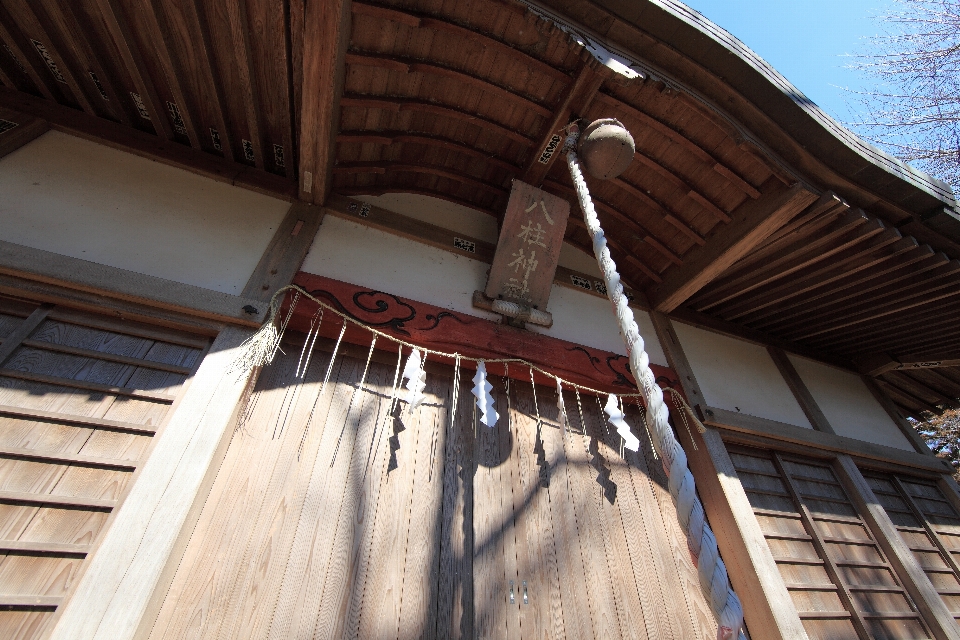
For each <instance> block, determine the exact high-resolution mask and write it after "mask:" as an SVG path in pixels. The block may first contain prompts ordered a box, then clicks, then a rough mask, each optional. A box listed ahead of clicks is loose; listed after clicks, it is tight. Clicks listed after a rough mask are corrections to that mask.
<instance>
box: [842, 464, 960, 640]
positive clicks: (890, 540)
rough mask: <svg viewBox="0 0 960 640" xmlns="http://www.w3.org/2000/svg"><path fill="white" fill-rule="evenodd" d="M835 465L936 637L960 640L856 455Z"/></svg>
mask: <svg viewBox="0 0 960 640" xmlns="http://www.w3.org/2000/svg"><path fill="white" fill-rule="evenodd" d="M833 468H834V471H835V472H836V473H837V476H838V477H839V479H840V482H841V483H842V484H843V485H844V488H845V489H846V490H847V493H848V494H849V496H850V499H851V500H853V503H854V504H855V505H856V507H857V510H858V511H859V512H860V514H861V515H862V516H863V518H864V520H865V521H866V523H867V525H868V526H869V527H870V529H872V530H873V533H874V535H875V536H876V539H877V542H878V543H879V544H880V547H881V548H882V549H883V552H884V554H885V555H886V556H887V560H888V561H889V562H890V564H891V565H892V566H893V569H894V570H895V571H896V572H897V575H898V576H899V578H900V580H901V581H902V582H903V586H904V588H905V589H906V590H907V592H908V593H909V594H910V597H911V598H912V599H913V601H914V603H915V604H916V605H917V608H918V609H919V610H920V613H921V614H922V615H923V620H924V622H925V623H926V624H927V625H928V626H929V627H930V630H931V631H932V632H933V635H934V637H935V638H937V640H960V626H958V625H957V623H956V621H954V619H953V615H952V614H951V613H950V611H949V610H948V609H947V606H946V605H945V604H944V602H943V600H942V599H941V598H940V594H939V593H937V591H936V590H935V589H934V588H933V585H932V584H931V583H930V580H929V578H927V575H926V573H924V571H923V568H922V567H921V566H920V563H919V562H918V561H917V558H916V556H914V555H913V552H912V551H911V550H910V548H909V547H908V546H907V543H906V542H904V540H903V538H902V537H901V536H900V532H899V531H897V528H896V527H895V526H894V524H893V522H892V521H891V520H890V516H888V515H887V512H886V511H885V510H884V508H883V506H881V504H880V500H879V499H878V498H877V496H876V495H874V493H873V490H872V489H871V488H870V485H869V484H867V481H866V479H865V478H864V477H863V475H862V474H861V473H860V470H859V469H858V468H857V465H856V464H855V463H854V462H853V459H851V458H850V456H848V455H845V454H841V455H838V456H837V457H836V460H835V462H834V464H833Z"/></svg>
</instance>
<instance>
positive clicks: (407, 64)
mask: <svg viewBox="0 0 960 640" xmlns="http://www.w3.org/2000/svg"><path fill="white" fill-rule="evenodd" d="M345 59H346V62H347V64H352V65H358V66H367V67H377V68H382V69H389V70H391V71H398V72H400V73H423V74H430V75H434V76H437V77H440V78H449V79H451V80H454V81H456V82H460V83H463V84H466V85H470V86H473V87H476V88H477V89H480V90H481V91H483V92H485V93H487V94H489V95H491V96H496V97H497V98H500V99H501V100H506V101H508V102H512V103H515V104H517V105H518V106H520V107H521V108H523V109H526V110H529V111H533V112H534V113H537V114H539V115H541V116H543V117H544V118H549V117H550V116H551V115H553V112H552V111H550V109H548V108H547V107H545V106H543V105H542V104H540V103H539V102H537V101H536V100H534V99H533V98H529V97H527V96H524V95H522V94H520V93H517V92H516V90H515V89H510V88H507V87H501V86H500V85H498V84H494V83H493V82H490V81H489V80H487V79H485V78H481V77H480V76H475V75H473V74H470V73H465V72H463V71H458V70H457V69H451V68H449V67H445V66H442V65H437V64H431V63H429V62H421V61H419V60H414V59H410V58H398V57H395V56H385V55H382V54H379V53H369V52H366V51H350V52H348V53H347V54H346V58H345Z"/></svg>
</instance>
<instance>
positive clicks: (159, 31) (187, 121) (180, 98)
mask: <svg viewBox="0 0 960 640" xmlns="http://www.w3.org/2000/svg"><path fill="white" fill-rule="evenodd" d="M141 10H142V12H143V17H144V20H145V21H146V29H147V33H146V34H145V35H146V37H148V38H149V41H150V42H152V43H153V47H154V54H155V57H156V60H157V62H158V63H159V65H160V69H161V70H162V72H163V76H164V80H165V81H166V83H167V88H168V89H169V90H170V95H171V97H172V98H173V100H174V103H175V104H176V107H177V111H179V114H180V118H181V119H182V120H183V127H184V129H185V130H186V134H185V135H186V136H187V139H189V140H190V146H191V147H194V148H195V149H200V148H201V145H200V138H199V136H198V135H197V127H196V126H195V125H194V118H193V114H192V113H191V109H190V104H189V103H188V102H187V96H186V94H185V93H184V92H183V88H182V87H181V86H180V78H179V76H178V74H177V69H176V67H175V66H174V64H173V58H172V56H171V55H170V46H169V43H168V37H169V36H168V33H169V32H168V30H167V29H166V28H165V25H163V24H161V22H160V20H161V18H160V7H159V6H158V0H147V1H146V2H143V3H142V5H141ZM164 115H169V116H170V118H171V119H173V113H172V112H171V107H170V106H169V105H167V109H166V111H165V112H164ZM174 128H176V125H175V127H174Z"/></svg>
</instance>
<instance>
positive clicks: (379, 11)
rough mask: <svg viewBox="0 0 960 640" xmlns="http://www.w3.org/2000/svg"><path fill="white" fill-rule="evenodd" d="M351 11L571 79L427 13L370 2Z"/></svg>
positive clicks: (486, 36) (490, 38) (504, 45)
mask: <svg viewBox="0 0 960 640" xmlns="http://www.w3.org/2000/svg"><path fill="white" fill-rule="evenodd" d="M351 10H352V11H353V13H355V14H360V15H368V16H373V17H375V18H380V19H382V20H390V21H392V22H397V23H400V24H405V25H407V26H408V27H414V28H417V27H420V28H423V29H431V30H433V31H443V32H446V33H450V34H453V35H455V36H457V37H459V38H462V39H463V40H470V41H474V42H479V43H480V44H482V45H483V46H484V47H487V48H489V49H492V50H494V51H497V52H498V53H500V54H502V55H503V56H505V57H507V58H511V59H514V60H517V61H519V62H521V63H522V64H524V65H525V66H527V67H529V68H532V69H533V70H535V71H536V72H537V73H540V74H542V75H545V76H550V77H551V78H553V79H554V80H559V81H561V82H566V83H569V82H570V76H569V75H568V74H567V73H566V72H564V71H563V70H562V69H557V68H555V67H553V66H551V65H549V64H547V63H546V62H544V61H542V60H540V59H538V58H534V57H533V56H531V55H529V54H527V53H524V52H523V51H521V50H519V49H517V48H516V47H515V46H513V45H510V44H507V43H505V42H501V41H500V40H497V39H495V38H494V37H493V36H492V35H490V34H487V33H482V32H480V31H477V30H475V29H470V28H468V27H464V26H461V25H458V24H454V23H452V22H448V21H446V20H443V19H441V18H435V17H433V16H428V15H426V14H421V13H413V12H410V11H400V10H398V9H394V8H391V7H384V6H380V5H377V4H373V3H369V2H354V3H352V5H351Z"/></svg>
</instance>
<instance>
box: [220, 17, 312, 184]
mask: <svg viewBox="0 0 960 640" xmlns="http://www.w3.org/2000/svg"><path fill="white" fill-rule="evenodd" d="M226 8H227V21H228V22H229V23H230V40H231V41H232V43H233V55H234V57H235V58H236V63H237V76H238V77H239V78H240V90H241V92H242V93H243V109H244V114H245V115H246V118H247V135H248V136H250V145H251V146H252V148H253V166H255V167H257V168H258V169H263V168H264V167H265V166H266V163H265V161H264V158H263V138H262V137H261V134H260V118H259V111H258V109H257V104H258V96H257V92H256V89H255V88H254V85H253V67H252V66H251V55H250V42H249V40H248V39H247V25H248V24H249V22H247V0H237V1H236V2H227V3H226ZM301 148H302V146H301ZM241 157H242V158H243V159H244V160H245V161H249V159H248V158H247V157H246V155H245V152H244V153H241Z"/></svg>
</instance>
